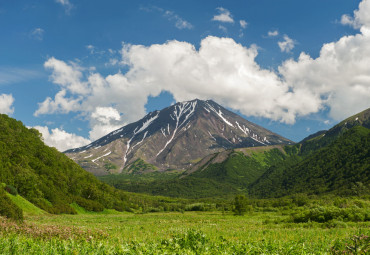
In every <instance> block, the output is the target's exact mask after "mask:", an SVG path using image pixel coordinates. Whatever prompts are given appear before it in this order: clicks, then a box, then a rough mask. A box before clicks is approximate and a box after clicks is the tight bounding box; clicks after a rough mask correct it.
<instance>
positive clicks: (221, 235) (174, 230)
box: [0, 195, 370, 254]
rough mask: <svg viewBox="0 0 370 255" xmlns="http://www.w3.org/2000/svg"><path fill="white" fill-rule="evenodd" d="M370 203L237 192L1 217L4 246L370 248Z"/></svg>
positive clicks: (135, 250) (78, 250)
mask: <svg viewBox="0 0 370 255" xmlns="http://www.w3.org/2000/svg"><path fill="white" fill-rule="evenodd" d="M369 204H370V202H369V199H368V198H367V197H364V198H358V197H357V198H339V197H320V198H315V199H313V198H308V197H307V196H305V195H296V196H294V197H286V198H281V199H266V200H250V199H248V198H246V197H244V196H236V197H235V199H234V200H233V201H229V203H224V204H223V207H220V206H217V204H214V203H212V202H211V201H209V202H208V203H207V202H199V201H198V202H197V203H194V204H188V205H187V206H186V207H185V208H184V209H185V210H184V211H182V212H154V213H147V212H148V211H149V210H148V211H137V212H136V213H128V212H117V211H115V210H107V209H105V210H104V211H102V212H89V211H86V210H85V209H84V208H82V207H80V206H78V205H77V204H72V205H71V207H73V208H74V209H75V210H76V211H77V212H78V214H77V215H67V214H64V215H51V214H46V213H42V214H38V215H35V214H28V211H27V210H25V216H24V222H23V224H17V223H16V222H14V221H10V220H8V219H6V218H0V254H368V252H369V243H370V239H369V235H370V205H369ZM207 210H208V211H207Z"/></svg>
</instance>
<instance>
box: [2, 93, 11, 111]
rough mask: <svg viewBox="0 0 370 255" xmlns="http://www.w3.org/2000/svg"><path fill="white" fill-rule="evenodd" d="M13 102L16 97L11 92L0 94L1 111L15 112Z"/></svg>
mask: <svg viewBox="0 0 370 255" xmlns="http://www.w3.org/2000/svg"><path fill="white" fill-rule="evenodd" d="M13 103H14V98H13V96H12V95H11V94H0V113H3V114H8V115H10V114H13V112H14V108H13V107H12V105H13Z"/></svg>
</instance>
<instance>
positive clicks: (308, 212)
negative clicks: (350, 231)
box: [291, 206, 370, 223]
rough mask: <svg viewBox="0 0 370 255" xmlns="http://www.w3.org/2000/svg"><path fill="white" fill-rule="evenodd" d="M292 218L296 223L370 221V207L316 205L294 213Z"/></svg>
mask: <svg viewBox="0 0 370 255" xmlns="http://www.w3.org/2000/svg"><path fill="white" fill-rule="evenodd" d="M291 216H292V220H293V222H295V223H300V222H310V221H315V222H319V223H324V222H329V221H332V220H340V221H346V222H347V221H353V222H361V221H370V210H369V208H355V207H351V208H338V207H335V206H315V207H313V208H304V209H300V210H298V211H296V212H294V213H292V215H291Z"/></svg>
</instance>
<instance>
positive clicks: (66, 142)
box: [33, 126, 91, 151]
mask: <svg viewBox="0 0 370 255" xmlns="http://www.w3.org/2000/svg"><path fill="white" fill-rule="evenodd" d="M33 128H35V129H37V130H38V131H39V132H40V133H41V134H42V137H43V140H44V143H45V144H46V145H48V146H50V147H55V148H56V149H57V150H59V151H66V150H68V149H72V148H77V147H81V146H85V145H87V144H89V143H91V141H90V140H88V139H85V138H83V137H81V136H77V135H75V134H70V133H67V132H66V131H64V130H63V129H59V128H54V129H52V130H51V132H50V131H49V128H48V127H46V126H35V127H33Z"/></svg>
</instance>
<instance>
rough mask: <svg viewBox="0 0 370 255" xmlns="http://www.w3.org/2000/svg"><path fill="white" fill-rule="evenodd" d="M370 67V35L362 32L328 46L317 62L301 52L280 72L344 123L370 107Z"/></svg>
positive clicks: (287, 80)
mask: <svg viewBox="0 0 370 255" xmlns="http://www.w3.org/2000/svg"><path fill="white" fill-rule="evenodd" d="M369 15H370V13H369ZM362 30H363V31H366V30H365V29H363V28H362ZM369 66H370V33H360V34H357V35H354V36H344V37H342V38H341V39H340V40H339V41H337V42H332V43H328V44H325V45H324V46H323V47H322V49H321V51H320V56H319V57H318V58H316V59H312V58H311V57H310V56H309V55H307V54H305V53H301V55H300V57H299V59H298V60H297V61H295V60H288V61H286V62H285V63H284V64H283V65H282V66H281V67H280V68H279V71H280V73H281V74H282V75H283V76H284V78H285V80H286V82H287V83H288V84H294V85H295V87H297V88H306V89H307V90H308V91H310V93H311V94H312V96H315V97H316V98H318V99H319V102H320V104H321V105H324V104H325V105H327V106H328V107H329V108H330V116H331V117H332V118H334V119H336V120H340V119H343V118H346V117H348V116H350V115H352V114H355V113H357V112H359V111H361V110H364V109H366V108H368V107H369V106H370V69H369Z"/></svg>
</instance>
